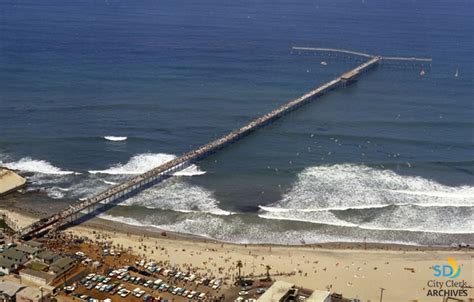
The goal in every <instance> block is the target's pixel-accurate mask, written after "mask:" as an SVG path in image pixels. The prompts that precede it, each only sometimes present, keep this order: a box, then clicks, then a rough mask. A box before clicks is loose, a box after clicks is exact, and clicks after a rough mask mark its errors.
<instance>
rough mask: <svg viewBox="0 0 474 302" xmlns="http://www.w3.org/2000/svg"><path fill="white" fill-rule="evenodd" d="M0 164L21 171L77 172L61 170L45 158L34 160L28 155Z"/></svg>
mask: <svg viewBox="0 0 474 302" xmlns="http://www.w3.org/2000/svg"><path fill="white" fill-rule="evenodd" d="M0 165H3V166H5V167H7V168H9V169H12V170H17V171H21V172H30V173H40V174H52V175H68V174H77V173H76V172H74V171H64V170H61V169H60V168H58V167H55V166H53V165H52V164H51V163H49V162H47V161H45V160H36V159H32V158H30V157H24V158H22V159H20V160H19V161H16V162H9V163H4V162H0Z"/></svg>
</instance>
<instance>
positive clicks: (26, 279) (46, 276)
mask: <svg viewBox="0 0 474 302" xmlns="http://www.w3.org/2000/svg"><path fill="white" fill-rule="evenodd" d="M54 278H55V275H54V274H51V273H48V272H43V271H37V270H34V269H31V268H26V269H24V270H22V271H21V272H20V279H21V282H22V283H26V284H33V285H36V286H46V285H48V284H49V283H51V282H52V281H53V280H54Z"/></svg>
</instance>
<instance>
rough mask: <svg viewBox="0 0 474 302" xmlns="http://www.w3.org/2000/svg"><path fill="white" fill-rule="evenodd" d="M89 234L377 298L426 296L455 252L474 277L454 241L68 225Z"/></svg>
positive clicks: (188, 260)
mask: <svg viewBox="0 0 474 302" xmlns="http://www.w3.org/2000/svg"><path fill="white" fill-rule="evenodd" d="M0 212H3V213H5V214H7V215H9V217H10V218H11V219H12V220H14V221H16V222H17V223H18V224H21V226H24V225H27V224H29V223H31V222H33V221H34V220H35V219H36V218H35V217H34V215H33V214H32V213H28V212H26V211H25V212H22V211H21V209H18V207H9V208H8V209H5V207H4V204H3V203H2V207H1V208H0ZM64 232H65V233H68V234H71V235H73V236H77V237H87V238H89V239H92V241H93V242H95V243H100V242H107V243H108V244H109V246H110V247H111V248H120V249H125V250H128V251H130V252H131V253H133V254H135V255H137V256H138V257H141V258H144V259H153V260H159V261H162V262H163V263H165V264H166V265H168V266H170V267H180V268H187V269H189V268H193V270H195V271H196V272H198V273H199V274H202V275H206V274H209V275H212V276H215V277H217V278H221V279H222V280H225V283H226V286H230V284H231V283H232V282H231V280H232V279H233V278H234V277H235V273H236V263H237V261H238V260H240V261H242V262H243V269H242V271H243V274H244V275H247V276H252V277H255V278H258V277H260V276H264V275H265V273H266V271H265V267H266V266H267V265H269V266H270V267H271V272H270V274H271V276H272V278H273V279H275V280H284V281H288V282H292V283H294V284H296V285H297V286H299V287H304V288H312V289H319V290H330V291H331V292H336V293H340V294H343V295H344V296H345V297H350V298H359V299H361V300H372V301H376V300H377V299H378V298H379V295H380V290H379V288H380V287H383V288H386V289H387V291H386V293H384V301H387V302H390V301H393V302H399V301H409V300H417V299H418V300H421V301H438V300H437V299H426V298H427V297H426V292H427V290H428V287H427V282H428V281H429V280H432V279H433V278H434V277H433V273H434V272H433V268H432V267H433V265H434V264H436V263H443V262H446V259H447V258H448V257H453V258H455V259H456V261H457V262H458V263H459V265H461V266H462V271H463V272H465V273H464V274H463V275H462V278H463V279H465V280H466V281H467V282H468V284H469V285H471V286H472V284H473V280H472V279H473V276H472V274H469V272H471V271H473V269H474V263H473V261H472V259H473V258H474V250H473V249H472V248H471V249H465V248H464V249H459V248H449V247H445V248H443V247H441V248H437V247H417V246H404V245H403V246H402V245H390V244H370V243H367V249H364V244H363V243H326V244H312V245H293V246H289V245H288V246H287V245H272V244H238V243H226V242H220V241H216V240H211V239H205V238H202V237H198V236H187V235H183V234H175V233H172V232H166V236H163V234H162V233H160V232H157V231H156V230H155V231H151V230H147V229H146V228H142V227H138V226H130V225H126V224H123V223H120V222H114V221H108V220H103V219H100V218H94V219H91V220H89V221H87V222H85V223H83V224H80V225H75V226H71V227H69V228H68V229H66V230H65V231H64Z"/></svg>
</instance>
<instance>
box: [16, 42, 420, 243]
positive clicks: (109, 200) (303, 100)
mask: <svg viewBox="0 0 474 302" xmlns="http://www.w3.org/2000/svg"><path fill="white" fill-rule="evenodd" d="M293 49H297V50H305V51H307V50H309V51H319V50H320V51H332V52H334V51H336V52H337V51H342V50H335V49H313V48H296V47H294V48H293ZM343 52H344V53H345V54H349V55H356V56H360V57H363V58H364V59H367V60H366V61H365V62H364V63H362V64H360V65H359V66H357V67H355V68H353V69H351V70H349V71H347V72H345V73H343V74H341V75H340V76H338V77H336V78H334V79H332V80H330V81H328V82H326V83H324V84H322V85H321V86H319V87H317V88H315V89H313V90H311V91H309V92H307V93H306V94H304V95H302V96H300V97H298V98H296V99H293V100H291V101H289V102H287V103H285V104H283V105H281V106H279V107H278V108H276V109H274V110H272V111H271V112H268V113H267V114H265V115H262V116H260V117H257V118H255V119H254V120H252V121H250V122H249V123H248V124H246V125H244V126H243V127H241V128H238V129H236V130H233V131H231V132H230V133H228V134H227V135H225V136H222V137H220V138H218V139H216V140H213V141H211V142H209V143H207V144H205V145H203V146H201V147H199V148H197V149H195V150H192V151H189V152H187V153H185V154H183V155H181V156H179V157H177V158H175V159H173V160H171V161H168V162H166V163H164V164H162V165H160V166H158V167H155V168H153V169H151V170H149V171H147V172H145V173H143V174H140V175H137V176H134V177H132V178H130V179H128V180H127V181H125V182H123V183H121V184H118V185H114V186H112V187H110V188H108V189H106V190H105V191H103V192H101V193H99V194H97V195H95V196H92V197H89V198H86V199H83V200H79V201H77V202H76V203H73V204H71V205H70V206H68V207H67V208H65V209H63V210H61V211H59V212H57V213H54V214H52V215H50V216H48V217H45V218H43V219H41V220H39V221H37V222H35V223H33V224H31V225H29V226H27V227H25V228H23V229H22V230H20V231H19V232H18V233H17V235H18V236H19V237H21V238H24V239H27V238H31V237H38V236H41V235H42V234H44V233H46V232H48V231H50V230H54V229H58V228H60V227H62V226H65V225H67V224H69V223H73V222H75V221H78V220H79V219H80V218H81V217H84V216H94V215H95V214H96V213H98V212H100V211H105V210H106V209H108V208H109V207H111V206H113V205H115V204H117V203H120V202H121V201H124V200H126V199H127V198H129V197H132V196H134V195H137V194H138V193H140V192H141V191H143V190H146V189H147V188H150V187H152V186H154V185H156V184H158V183H160V182H162V181H164V180H166V179H168V178H170V177H172V176H173V175H174V174H175V173H176V172H178V171H181V170H183V169H185V168H187V167H189V166H190V165H192V164H193V163H196V162H198V161H200V160H202V159H205V158H207V157H208V156H210V155H212V154H214V153H216V152H218V151H219V150H221V149H223V148H225V147H227V146H229V145H231V144H233V143H235V142H237V141H238V140H240V139H242V138H244V137H246V136H248V135H250V134H251V133H253V132H254V131H256V130H258V129H259V128H262V127H264V126H266V125H269V124H271V123H272V122H273V121H275V120H277V119H279V118H281V117H283V116H285V115H287V114H289V113H290V112H292V111H294V110H296V109H298V108H300V107H302V106H303V105H305V104H307V103H309V102H311V101H313V100H315V99H317V98H319V97H321V96H323V95H325V94H327V93H329V92H330V91H332V90H334V89H337V88H342V87H346V86H348V85H350V84H351V83H353V82H355V81H357V79H358V78H359V77H360V76H361V75H363V74H364V73H365V72H368V71H370V70H372V69H373V68H375V67H376V66H377V65H379V64H380V63H381V62H382V61H383V60H385V57H383V56H373V55H369V54H365V53H359V52H351V51H346V50H344V51H343ZM388 59H390V60H391V59H393V58H392V57H389V58H388ZM405 59H409V58H405ZM418 60H425V59H418ZM427 60H428V59H427Z"/></svg>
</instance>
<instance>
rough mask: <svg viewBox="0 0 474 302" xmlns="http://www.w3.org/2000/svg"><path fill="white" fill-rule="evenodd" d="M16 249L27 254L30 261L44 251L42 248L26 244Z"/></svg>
mask: <svg viewBox="0 0 474 302" xmlns="http://www.w3.org/2000/svg"><path fill="white" fill-rule="evenodd" d="M15 249H16V250H18V251H21V252H23V253H25V254H27V255H28V258H29V259H34V258H35V257H36V256H37V255H38V254H39V253H40V252H41V251H42V250H43V248H42V247H34V246H30V245H26V244H19V245H18V246H17V247H15Z"/></svg>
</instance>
